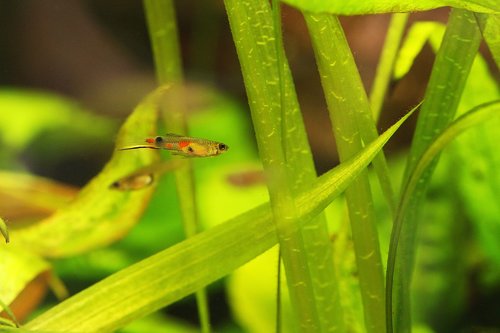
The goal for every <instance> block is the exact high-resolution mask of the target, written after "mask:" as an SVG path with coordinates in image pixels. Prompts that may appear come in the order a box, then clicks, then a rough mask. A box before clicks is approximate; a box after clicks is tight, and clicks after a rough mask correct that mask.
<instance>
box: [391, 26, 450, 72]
mask: <svg viewBox="0 0 500 333" xmlns="http://www.w3.org/2000/svg"><path fill="white" fill-rule="evenodd" d="M444 30H445V26H444V24H442V23H438V22H416V23H414V24H413V25H412V26H411V27H410V29H409V31H408V33H407V35H406V38H405V40H404V42H403V45H402V46H401V49H400V50H399V54H398V57H397V59H396V64H395V65H394V79H396V80H399V79H400V78H402V77H403V76H405V75H406V74H407V73H408V72H409V71H410V68H411V66H412V65H413V62H414V61H415V58H416V57H417V55H418V54H419V53H420V51H421V50H422V48H423V47H424V45H425V43H426V42H427V41H429V42H430V44H431V46H432V48H433V49H434V51H436V52H437V50H438V49H439V45H441V40H442V39H443V35H444Z"/></svg>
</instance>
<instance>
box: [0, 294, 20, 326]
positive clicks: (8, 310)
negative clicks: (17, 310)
mask: <svg viewBox="0 0 500 333" xmlns="http://www.w3.org/2000/svg"><path fill="white" fill-rule="evenodd" d="M0 307H1V309H2V310H1V311H5V313H6V314H7V315H8V316H9V318H10V319H11V320H12V323H13V324H14V325H15V326H17V327H19V326H20V325H19V322H18V321H17V318H16V316H15V315H14V312H12V309H11V308H10V307H9V306H8V305H7V304H5V303H4V302H3V300H2V299H0ZM1 311H0V312H1ZM0 319H4V318H0ZM1 324H2V322H1V321H0V329H1Z"/></svg>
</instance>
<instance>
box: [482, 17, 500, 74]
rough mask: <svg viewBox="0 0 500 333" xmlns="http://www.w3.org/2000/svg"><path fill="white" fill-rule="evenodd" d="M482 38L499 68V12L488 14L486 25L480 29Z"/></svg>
mask: <svg viewBox="0 0 500 333" xmlns="http://www.w3.org/2000/svg"><path fill="white" fill-rule="evenodd" d="M482 33H483V37H484V40H485V41H486V44H487V45H488V47H489V49H490V52H491V54H492V55H493V59H494V60H495V63H496V64H497V68H499V69H500V14H498V13H497V14H491V15H488V20H487V21H486V26H485V27H484V28H483V29H482Z"/></svg>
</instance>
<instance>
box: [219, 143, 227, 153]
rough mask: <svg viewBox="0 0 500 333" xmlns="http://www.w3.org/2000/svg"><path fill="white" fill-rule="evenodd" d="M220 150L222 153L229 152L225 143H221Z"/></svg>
mask: <svg viewBox="0 0 500 333" xmlns="http://www.w3.org/2000/svg"><path fill="white" fill-rule="evenodd" d="M219 150H222V151H224V150H227V146H226V145H225V144H223V143H219Z"/></svg>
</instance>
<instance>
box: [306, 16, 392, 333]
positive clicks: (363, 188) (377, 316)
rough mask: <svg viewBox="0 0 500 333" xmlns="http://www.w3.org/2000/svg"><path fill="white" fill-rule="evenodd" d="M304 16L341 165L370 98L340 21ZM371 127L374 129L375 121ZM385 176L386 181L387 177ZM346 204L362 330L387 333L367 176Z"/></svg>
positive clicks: (356, 144) (357, 144)
mask: <svg viewBox="0 0 500 333" xmlns="http://www.w3.org/2000/svg"><path fill="white" fill-rule="evenodd" d="M304 17H305V19H306V23H307V26H308V29H309V34H310V36H311V40H312V43H313V47H314V51H315V55H316V62H317V64H318V69H319V72H320V76H321V82H322V85H323V90H324V91H325V97H326V101H327V105H328V111H329V113H330V120H331V122H332V128H333V132H334V135H335V139H336V144H337V150H338V152H339V157H340V160H341V161H345V160H346V159H348V158H349V157H351V156H353V155H354V154H355V153H356V152H358V151H359V150H361V147H362V142H361V135H362V134H361V133H363V132H364V129H365V127H367V126H362V125H361V124H360V123H361V122H363V121H366V120H367V119H371V112H370V108H369V104H368V99H367V98H366V94H365V92H364V89H363V86H362V84H361V80H360V78H359V74H358V72H357V68H356V66H355V64H354V60H353V58H352V54H351V52H350V49H349V47H348V45H347V41H346V39H345V36H344V34H343V31H342V28H341V26H340V23H339V22H338V19H337V18H336V17H333V16H331V15H327V14H304ZM362 110H364V113H368V117H365V115H358V116H357V114H358V113H363V111H362ZM361 119H364V120H361ZM371 125H372V126H373V121H372V124H371ZM360 132H361V133H360ZM386 176H387V178H388V173H386ZM390 187H391V186H389V188H390ZM390 192H391V193H390V194H389V197H390V198H389V199H388V201H389V202H390V205H391V206H393V205H394V198H393V194H392V191H390ZM346 201H347V205H348V209H349V220H350V225H351V230H352V237H353V240H354V249H355V255H356V264H357V268H358V270H359V281H360V288H361V295H362V300H363V309H364V317H365V325H366V330H367V331H368V332H380V333H382V332H385V320H384V316H385V313H384V311H385V310H384V276H383V272H382V259H381V255H380V247H379V241H378V235H377V230H376V225H375V221H376V218H375V211H374V208H373V202H372V197H371V192H370V184H369V183H368V177H367V174H366V172H363V173H362V174H361V175H360V177H358V178H357V179H356V180H355V181H353V183H352V184H351V186H350V187H349V189H347V191H346Z"/></svg>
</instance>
